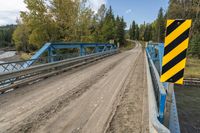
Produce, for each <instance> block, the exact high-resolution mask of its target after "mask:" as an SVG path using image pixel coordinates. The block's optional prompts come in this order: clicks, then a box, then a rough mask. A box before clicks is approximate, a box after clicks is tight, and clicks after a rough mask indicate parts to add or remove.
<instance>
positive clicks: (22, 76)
mask: <svg viewBox="0 0 200 133" xmlns="http://www.w3.org/2000/svg"><path fill="white" fill-rule="evenodd" d="M117 52H118V50H110V51H106V52H100V53H95V54H90V55H85V56H80V57H75V58H71V59H67V60H63V61H57V62H52V63H48V64H42V65H36V66H32V67H28V68H25V69H21V70H16V71H13V72H6V73H2V74H0V93H4V92H6V91H8V90H10V89H13V88H16V87H18V86H20V85H24V84H27V83H30V82H33V81H36V80H39V79H42V78H46V77H49V76H51V75H55V74H58V73H60V72H63V71H67V70H69V69H72V68H75V67H78V66H81V65H84V64H87V63H90V62H94V61H96V60H99V59H102V58H104V57H107V56H110V55H113V54H115V53H117Z"/></svg>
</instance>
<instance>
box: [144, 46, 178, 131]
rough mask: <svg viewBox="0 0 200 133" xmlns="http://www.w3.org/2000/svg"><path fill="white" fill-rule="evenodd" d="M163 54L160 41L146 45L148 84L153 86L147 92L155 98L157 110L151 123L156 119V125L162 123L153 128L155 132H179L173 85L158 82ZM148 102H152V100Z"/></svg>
mask: <svg viewBox="0 0 200 133" xmlns="http://www.w3.org/2000/svg"><path fill="white" fill-rule="evenodd" d="M163 54H164V44H161V43H160V44H155V45H152V44H150V45H147V48H146V56H147V62H148V67H149V72H150V73H149V74H150V76H149V77H151V81H149V82H151V83H149V84H150V86H151V85H152V88H153V89H152V92H149V94H150V95H152V98H154V99H155V103H156V111H157V119H155V118H154V120H155V121H156V122H155V121H152V123H155V124H156V123H157V120H159V122H160V123H157V126H158V124H161V125H162V126H161V125H159V127H157V128H161V130H160V129H156V130H155V131H156V132H165V133H166V132H171V133H180V127H179V120H178V114H177V108H176V100H175V94H174V90H173V87H172V86H173V85H172V84H170V86H169V84H168V83H161V82H160V76H159V74H161V69H162V65H161V63H162V57H163ZM150 88H151V87H150ZM167 92H168V93H167ZM151 93H153V94H151ZM166 99H167V100H166ZM149 101H150V100H149ZM150 102H151V103H152V102H154V101H150ZM153 104H154V103H153ZM165 108H166V109H165ZM154 113H155V112H154ZM154 117H155V116H154ZM164 118H165V119H164ZM163 128H164V129H163ZM166 129H167V130H166ZM162 130H163V131H162Z"/></svg>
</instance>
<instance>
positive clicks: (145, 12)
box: [0, 0, 168, 27]
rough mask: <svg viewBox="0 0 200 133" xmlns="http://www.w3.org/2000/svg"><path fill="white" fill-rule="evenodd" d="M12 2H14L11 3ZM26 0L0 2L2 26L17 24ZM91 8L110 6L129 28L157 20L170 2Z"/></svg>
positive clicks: (135, 0) (138, 0) (123, 0)
mask: <svg viewBox="0 0 200 133" xmlns="http://www.w3.org/2000/svg"><path fill="white" fill-rule="evenodd" d="M11 1H12V2H11ZM23 1H24V0H9V1H8V0H0V25H6V24H15V23H16V19H17V18H18V17H19V12H20V11H25V10H26V5H25V4H24V2H23ZM89 3H90V7H91V8H92V9H93V10H94V11H95V12H96V11H97V10H98V8H99V7H100V6H101V4H106V6H107V7H109V6H110V5H111V6H112V8H113V11H114V13H115V14H116V15H117V14H118V15H119V16H124V20H125V21H126V22H127V25H128V27H129V25H130V23H131V22H132V20H135V21H136V23H138V24H142V23H143V22H144V21H145V22H147V23H149V22H152V21H153V20H155V19H156V17H157V14H158V10H159V8H160V7H163V8H164V9H166V8H167V6H168V0H89Z"/></svg>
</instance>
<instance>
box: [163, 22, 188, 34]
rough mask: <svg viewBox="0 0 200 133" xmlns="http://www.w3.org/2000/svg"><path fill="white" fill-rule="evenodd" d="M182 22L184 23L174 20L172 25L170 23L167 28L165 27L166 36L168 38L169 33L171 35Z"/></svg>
mask: <svg viewBox="0 0 200 133" xmlns="http://www.w3.org/2000/svg"><path fill="white" fill-rule="evenodd" d="M183 22H185V20H175V21H174V22H173V23H171V24H170V25H169V26H168V27H167V32H166V36H168V35H169V34H170V33H172V32H173V31H174V30H175V29H176V28H178V27H179V26H180V25H181V24H182V23H183Z"/></svg>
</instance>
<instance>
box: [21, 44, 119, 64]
mask: <svg viewBox="0 0 200 133" xmlns="http://www.w3.org/2000/svg"><path fill="white" fill-rule="evenodd" d="M74 48H76V49H78V50H79V56H84V55H87V52H86V48H93V53H98V52H104V51H108V50H113V49H116V48H117V46H116V45H115V44H109V43H105V44H104V43H77V42H53V43H46V44H44V46H43V47H42V48H41V49H39V50H38V51H37V52H36V53H35V55H33V56H32V57H31V61H28V63H26V64H25V65H26V66H24V67H28V66H30V65H32V64H33V63H34V62H35V60H37V59H38V58H40V56H41V55H42V54H43V53H44V52H46V51H47V52H48V57H52V56H54V55H53V50H57V49H74ZM49 62H53V59H51V58H50V59H49ZM27 65H28V66H27Z"/></svg>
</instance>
